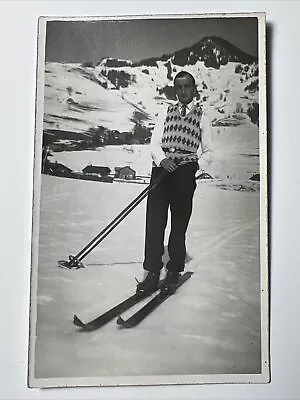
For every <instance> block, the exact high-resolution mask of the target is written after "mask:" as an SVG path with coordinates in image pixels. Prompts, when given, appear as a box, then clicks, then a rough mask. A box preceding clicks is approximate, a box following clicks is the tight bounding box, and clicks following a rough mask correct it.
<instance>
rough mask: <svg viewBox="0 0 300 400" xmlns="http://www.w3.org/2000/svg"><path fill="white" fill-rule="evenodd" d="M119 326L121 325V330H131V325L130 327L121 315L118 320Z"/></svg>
mask: <svg viewBox="0 0 300 400" xmlns="http://www.w3.org/2000/svg"><path fill="white" fill-rule="evenodd" d="M117 325H119V326H120V327H121V328H130V325H128V324H127V323H126V321H125V320H124V319H123V318H122V317H121V316H120V315H119V316H118V318H117Z"/></svg>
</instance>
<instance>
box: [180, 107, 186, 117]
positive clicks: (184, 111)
mask: <svg viewBox="0 0 300 400" xmlns="http://www.w3.org/2000/svg"><path fill="white" fill-rule="evenodd" d="M181 116H182V117H185V116H186V105H185V104H183V105H182V107H181Z"/></svg>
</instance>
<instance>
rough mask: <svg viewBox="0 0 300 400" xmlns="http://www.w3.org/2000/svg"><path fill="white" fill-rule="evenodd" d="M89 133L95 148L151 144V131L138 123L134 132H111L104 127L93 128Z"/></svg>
mask: <svg viewBox="0 0 300 400" xmlns="http://www.w3.org/2000/svg"><path fill="white" fill-rule="evenodd" d="M89 133H90V134H91V135H92V138H91V140H90V142H91V144H92V145H93V146H94V147H99V146H105V145H122V144H145V143H149V141H150V138H151V131H150V129H149V128H146V127H145V126H143V125H142V124H140V123H138V122H137V123H136V124H135V127H134V129H133V131H132V132H119V131H118V130H110V129H107V128H105V127H103V126H101V125H100V126H98V127H96V128H91V129H90V130H89Z"/></svg>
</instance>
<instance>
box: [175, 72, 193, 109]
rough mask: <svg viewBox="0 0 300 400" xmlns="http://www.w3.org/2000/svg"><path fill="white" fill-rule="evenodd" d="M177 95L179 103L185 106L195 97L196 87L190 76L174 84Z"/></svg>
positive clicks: (183, 77)
mask: <svg viewBox="0 0 300 400" xmlns="http://www.w3.org/2000/svg"><path fill="white" fill-rule="evenodd" d="M174 88H175V93H176V95H177V97H178V99H179V101H180V102H181V103H183V104H189V103H190V102H191V101H192V100H193V98H194V96H195V86H194V85H193V81H192V79H191V78H190V77H189V76H182V77H181V78H176V80H175V83H174Z"/></svg>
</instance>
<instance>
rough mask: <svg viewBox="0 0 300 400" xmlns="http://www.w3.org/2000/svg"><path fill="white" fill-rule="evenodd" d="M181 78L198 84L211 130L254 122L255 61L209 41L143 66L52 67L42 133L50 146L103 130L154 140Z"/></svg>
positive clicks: (117, 62) (47, 68)
mask: <svg viewBox="0 0 300 400" xmlns="http://www.w3.org/2000/svg"><path fill="white" fill-rule="evenodd" d="M181 70H187V71H189V72H191V73H192V74H193V76H194V77H195V79H196V84H197V89H198V93H199V99H200V100H201V101H202V102H203V107H204V108H205V109H206V110H207V112H208V113H209V114H210V117H211V118H212V120H213V121H214V124H220V125H221V124H240V123H241V122H249V121H250V118H249V117H251V119H252V121H253V122H257V116H258V107H257V105H258V62H257V59H256V58H255V57H252V56H250V55H247V54H246V53H244V52H242V51H241V50H239V49H237V48H236V47H234V46H233V45H232V44H230V43H228V42H227V41H225V40H223V39H221V38H217V37H206V38H204V39H202V40H200V41H199V42H197V43H195V44H194V45H193V46H191V47H189V48H184V49H181V50H178V51H176V52H174V53H172V54H169V55H163V56H161V57H157V58H149V59H145V60H141V61H139V62H132V61H130V60H120V59H114V58H105V59H102V60H100V61H99V63H98V64H97V65H95V66H94V65H92V64H91V63H90V62H86V63H83V64H68V63H64V64H62V63H51V62H47V63H46V66H45V102H44V132H45V133H46V134H48V136H49V135H50V136H52V137H53V140H55V139H57V138H64V139H70V140H72V139H73V140H74V139H75V140H77V139H84V138H85V137H87V136H91V135H92V133H91V132H93V129H95V128H97V127H99V126H103V127H104V128H107V129H108V130H111V131H118V132H121V133H122V132H123V133H124V132H129V133H132V132H134V131H135V129H136V126H141V125H142V126H145V127H146V128H147V129H149V132H151V128H152V127H153V125H154V124H155V118H156V116H157V114H158V113H159V111H160V110H161V109H162V108H163V107H166V105H167V104H170V103H172V102H174V101H175V97H174V91H173V78H174V76H175V75H176V74H177V73H178V72H179V71H181ZM53 140H52V141H53Z"/></svg>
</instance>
